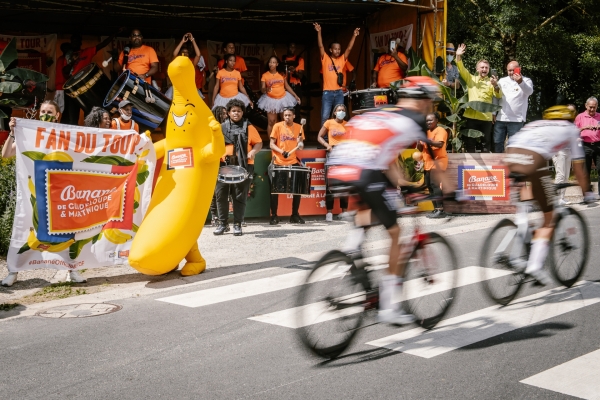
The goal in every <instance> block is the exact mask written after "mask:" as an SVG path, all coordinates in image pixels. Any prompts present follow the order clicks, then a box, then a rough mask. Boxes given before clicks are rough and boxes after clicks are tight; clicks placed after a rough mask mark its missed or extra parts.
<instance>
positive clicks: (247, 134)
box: [213, 99, 262, 236]
mask: <svg viewBox="0 0 600 400" xmlns="http://www.w3.org/2000/svg"><path fill="white" fill-rule="evenodd" d="M245 111H246V106H245V105H244V103H243V102H242V101H241V100H238V99H233V100H230V101H229V103H227V115H228V119H227V120H225V121H224V122H223V123H222V124H221V130H222V131H223V136H224V138H225V157H224V158H223V159H222V160H221V166H225V165H237V166H240V167H242V168H244V169H245V170H246V171H247V172H248V178H247V179H246V180H245V181H243V182H241V183H235V184H229V183H223V182H217V186H216V187H215V197H216V203H217V214H218V219H219V226H217V229H215V231H214V232H213V234H214V235H217V236H219V235H222V234H223V233H225V232H228V231H229V224H228V216H229V195H230V194H231V198H232V200H233V202H232V203H233V235H234V236H241V235H242V223H243V221H244V213H245V212H246V200H247V199H248V190H249V189H250V182H251V181H252V177H253V176H254V157H255V156H256V154H257V153H258V152H259V151H260V150H261V149H262V139H261V138H260V135H259V134H258V131H257V130H256V128H255V127H253V126H252V125H251V124H250V122H249V121H248V120H247V119H245V118H244V112H245ZM226 161H227V162H226Z"/></svg>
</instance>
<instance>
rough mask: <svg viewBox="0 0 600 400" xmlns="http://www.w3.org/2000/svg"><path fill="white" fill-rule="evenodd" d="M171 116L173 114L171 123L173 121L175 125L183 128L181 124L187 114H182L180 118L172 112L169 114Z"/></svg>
mask: <svg viewBox="0 0 600 400" xmlns="http://www.w3.org/2000/svg"><path fill="white" fill-rule="evenodd" d="M171 114H173V121H175V125H177V126H183V123H184V122H185V118H186V117H187V112H186V113H185V114H183V115H182V116H181V117H180V116H179V115H176V114H175V113H174V112H171Z"/></svg>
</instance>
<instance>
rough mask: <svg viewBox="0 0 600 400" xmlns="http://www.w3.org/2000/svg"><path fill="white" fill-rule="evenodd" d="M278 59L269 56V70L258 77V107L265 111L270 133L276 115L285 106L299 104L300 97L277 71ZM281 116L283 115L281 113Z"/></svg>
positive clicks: (275, 120) (269, 132)
mask: <svg viewBox="0 0 600 400" xmlns="http://www.w3.org/2000/svg"><path fill="white" fill-rule="evenodd" d="M278 65H279V60H278V59H277V57H275V56H272V57H271V58H269V62H268V63H267V67H268V69H269V71H267V72H265V73H264V74H263V75H262V77H261V78H260V90H261V92H263V95H262V96H261V97H260V99H259V100H258V108H260V109H262V110H265V111H266V112H267V118H268V125H267V133H268V134H269V135H271V131H272V130H273V125H275V124H276V123H277V116H278V115H279V114H281V113H282V112H283V110H284V109H285V108H289V107H295V106H296V104H300V97H298V96H297V95H296V93H294V91H293V90H292V88H291V87H290V85H289V84H288V83H287V80H286V79H285V77H284V76H283V75H281V74H280V73H279V72H277V66H278ZM281 117H282V118H283V115H281Z"/></svg>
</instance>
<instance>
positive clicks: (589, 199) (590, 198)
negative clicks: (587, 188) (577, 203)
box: [583, 192, 600, 204]
mask: <svg viewBox="0 0 600 400" xmlns="http://www.w3.org/2000/svg"><path fill="white" fill-rule="evenodd" d="M598 200H600V196H598V195H597V194H596V193H594V192H585V195H584V196H583V202H584V203H586V204H590V203H595V202H596V201H598Z"/></svg>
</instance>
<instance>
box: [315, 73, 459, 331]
mask: <svg viewBox="0 0 600 400" xmlns="http://www.w3.org/2000/svg"><path fill="white" fill-rule="evenodd" d="M399 95H400V96H401V98H400V100H399V102H398V104H397V107H393V106H392V107H384V108H382V109H380V110H377V111H373V112H367V113H364V114H362V115H358V116H356V117H354V118H352V119H351V120H350V121H349V122H348V123H347V124H346V129H347V133H346V137H347V140H344V141H343V142H342V143H340V144H338V145H337V146H336V147H334V148H333V150H332V152H331V154H330V156H329V159H328V161H327V166H328V168H329V169H328V173H329V179H330V183H331V184H332V185H344V186H348V185H349V186H352V187H354V188H355V189H356V190H357V192H358V194H359V196H360V199H361V201H362V202H363V203H365V204H366V206H368V207H369V209H370V210H363V211H359V212H358V213H357V215H356V218H355V224H356V226H357V228H358V229H353V230H352V231H351V232H350V234H349V236H348V239H347V242H346V245H345V246H344V251H347V252H352V251H356V250H357V248H358V246H359V245H360V243H361V242H362V240H363V237H364V228H363V227H366V226H368V225H369V223H370V216H371V213H372V214H374V215H375V216H376V217H377V219H378V220H379V222H381V223H382V224H383V225H384V226H385V228H386V229H387V231H388V234H389V235H390V238H391V239H392V245H391V246H390V252H389V265H388V270H387V274H384V275H383V277H382V279H381V282H380V285H379V310H380V311H379V314H378V319H379V321H380V322H387V323H391V324H397V325H403V324H408V323H411V322H413V321H414V320H415V318H414V316H413V315H411V314H408V313H407V312H405V311H404V310H402V308H401V307H400V306H395V305H394V304H393V298H394V297H396V295H399V294H400V293H401V288H402V282H403V278H402V277H403V275H404V264H405V262H399V258H400V254H399V253H400V249H399V246H397V245H396V244H397V243H398V241H399V238H400V226H399V225H398V223H397V220H396V218H397V207H396V205H397V204H398V191H397V187H398V186H400V185H406V184H407V182H406V181H405V180H404V178H403V177H402V174H401V172H400V169H399V168H398V165H397V164H396V159H397V157H398V154H399V153H400V152H401V151H402V150H404V149H406V148H408V147H410V146H411V145H413V144H414V143H415V142H417V141H427V139H426V135H425V132H424V131H425V130H426V125H425V116H426V115H427V114H428V113H431V112H432V109H433V99H434V98H436V97H440V96H441V95H440V91H439V86H438V84H437V83H436V82H435V81H434V80H433V79H431V78H429V77H422V76H415V77H409V78H406V80H405V81H404V84H403V85H402V87H401V89H400V90H399ZM444 187H447V186H444Z"/></svg>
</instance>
